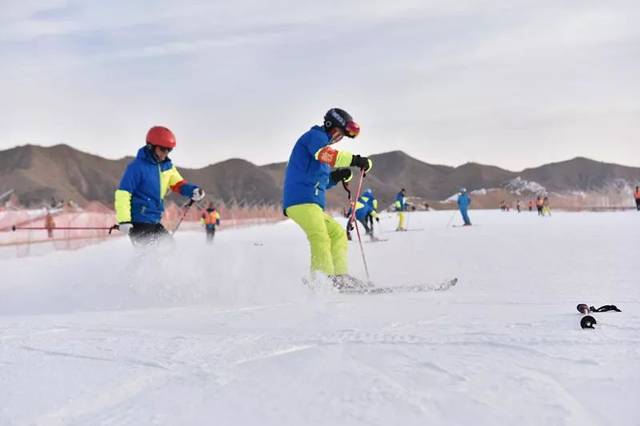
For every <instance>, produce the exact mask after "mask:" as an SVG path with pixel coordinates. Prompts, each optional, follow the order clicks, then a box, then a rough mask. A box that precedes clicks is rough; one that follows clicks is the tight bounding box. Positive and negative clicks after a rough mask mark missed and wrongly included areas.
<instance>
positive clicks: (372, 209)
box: [347, 188, 380, 241]
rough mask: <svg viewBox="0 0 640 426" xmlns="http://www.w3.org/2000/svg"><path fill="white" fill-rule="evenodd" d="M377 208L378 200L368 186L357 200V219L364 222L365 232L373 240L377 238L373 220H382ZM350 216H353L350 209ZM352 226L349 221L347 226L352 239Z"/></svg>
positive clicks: (348, 234)
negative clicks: (374, 232)
mask: <svg viewBox="0 0 640 426" xmlns="http://www.w3.org/2000/svg"><path fill="white" fill-rule="evenodd" d="M377 208H378V200H376V198H375V197H374V195H373V190H371V189H369V188H367V189H366V190H365V191H364V192H363V193H362V196H361V197H360V198H358V201H357V202H356V220H358V222H360V223H361V224H362V226H363V227H364V230H365V233H366V234H367V235H368V236H369V237H370V238H371V240H372V241H373V240H375V237H374V236H373V220H374V219H375V220H376V221H377V222H380V218H379V217H378V212H377V211H376V210H377ZM349 217H351V211H349ZM352 228H353V225H352V224H351V223H349V225H348V227H347V236H348V237H349V239H351V237H350V231H351V229H352Z"/></svg>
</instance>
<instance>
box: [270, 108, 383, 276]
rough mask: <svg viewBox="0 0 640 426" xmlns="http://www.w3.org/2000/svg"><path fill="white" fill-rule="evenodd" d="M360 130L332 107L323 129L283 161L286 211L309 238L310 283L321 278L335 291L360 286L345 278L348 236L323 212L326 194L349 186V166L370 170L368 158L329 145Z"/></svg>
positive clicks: (301, 141)
mask: <svg viewBox="0 0 640 426" xmlns="http://www.w3.org/2000/svg"><path fill="white" fill-rule="evenodd" d="M359 133H360V127H359V126H358V124H357V123H356V122H355V121H354V120H353V118H352V117H351V115H349V114H348V113H347V112H346V111H344V110H342V109H339V108H333V109H331V110H329V111H328V112H327V113H326V114H325V117H324V123H323V125H322V126H313V127H312V128H311V129H310V130H309V131H307V132H306V133H304V134H303V135H302V136H301V137H300V138H299V139H298V141H297V142H296V144H295V145H294V147H293V150H292V152H291V156H290V157H289V162H288V163H287V169H286V171H285V178H284V194H283V202H282V204H283V208H284V213H285V215H286V216H288V217H289V218H290V219H291V220H293V221H294V222H295V223H296V224H298V226H300V228H302V230H303V231H304V233H305V234H306V235H307V239H308V240H309V245H310V247H311V275H312V277H311V278H312V280H317V279H319V278H320V277H319V276H318V274H323V275H325V276H327V277H329V278H330V279H331V281H332V283H333V284H334V286H336V287H338V288H343V287H353V286H358V285H362V284H363V283H361V282H360V281H359V280H357V279H356V278H353V277H351V276H350V275H348V272H349V271H348V263H347V262H348V259H347V250H348V242H347V234H346V232H345V230H344V228H343V227H342V226H340V224H338V222H336V221H335V219H334V218H333V217H332V216H331V215H329V214H327V213H326V212H325V211H324V208H325V191H326V190H327V189H330V188H332V187H333V186H335V185H336V184H337V183H340V182H347V181H349V180H350V179H351V177H352V173H351V170H350V169H348V167H351V166H354V167H358V168H360V169H362V170H364V171H369V170H370V169H371V166H372V162H371V160H369V159H368V158H367V157H363V156H360V155H353V154H351V153H349V152H346V151H337V150H335V149H334V148H332V145H333V144H335V143H336V142H338V141H340V140H341V139H342V138H343V137H344V136H347V137H349V138H355V137H356V136H358V134H359ZM333 167H338V169H337V170H334V171H333V172H332V171H331V168H333Z"/></svg>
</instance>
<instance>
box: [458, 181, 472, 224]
mask: <svg viewBox="0 0 640 426" xmlns="http://www.w3.org/2000/svg"><path fill="white" fill-rule="evenodd" d="M470 204H471V198H470V197H469V194H467V189H466V188H460V195H458V210H460V214H461V215H462V220H463V221H464V226H471V220H470V219H469V213H468V210H469V205H470Z"/></svg>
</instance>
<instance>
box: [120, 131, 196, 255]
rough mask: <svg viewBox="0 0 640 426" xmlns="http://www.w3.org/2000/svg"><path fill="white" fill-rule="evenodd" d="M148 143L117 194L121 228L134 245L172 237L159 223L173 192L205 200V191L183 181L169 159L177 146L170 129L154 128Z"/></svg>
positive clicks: (127, 171) (125, 176) (124, 178)
mask: <svg viewBox="0 0 640 426" xmlns="http://www.w3.org/2000/svg"><path fill="white" fill-rule="evenodd" d="M146 142H147V144H146V145H145V146H144V147H142V148H140V149H139V150H138V155H137V156H136V158H135V159H134V160H133V161H132V162H131V163H129V165H128V166H127V169H126V170H125V172H124V175H123V176H122V179H121V181H120V186H119V187H118V189H117V190H116V192H115V209H116V220H117V221H118V228H119V229H120V231H121V232H123V233H124V234H126V235H129V237H130V238H131V241H132V242H133V243H134V244H147V243H150V242H155V241H157V240H158V239H159V238H162V237H166V236H168V235H169V234H168V232H167V230H166V229H165V228H164V226H162V223H160V220H161V219H162V213H163V212H164V197H165V195H166V194H167V193H168V192H169V190H170V189H171V190H172V191H174V192H177V193H179V194H180V195H182V196H184V197H189V198H191V199H192V200H193V201H200V200H202V199H203V198H204V191H203V190H202V189H200V188H199V187H197V186H196V185H193V184H190V183H188V182H187V181H186V180H184V179H183V178H182V176H181V175H180V173H179V172H178V169H176V167H175V166H174V165H173V164H172V163H171V160H170V159H169V153H170V152H171V150H173V148H175V146H176V137H175V135H174V134H173V132H172V131H171V130H169V129H167V128H166V127H162V126H155V127H152V128H151V129H149V131H148V132H147V138H146Z"/></svg>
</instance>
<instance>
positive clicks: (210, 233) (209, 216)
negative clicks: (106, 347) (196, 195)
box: [200, 203, 220, 244]
mask: <svg viewBox="0 0 640 426" xmlns="http://www.w3.org/2000/svg"><path fill="white" fill-rule="evenodd" d="M200 222H201V223H202V224H203V225H204V229H205V231H206V233H207V243H209V244H211V243H212V242H213V237H215V235H216V226H220V213H218V211H217V210H216V208H215V207H213V203H209V205H208V206H207V209H206V210H205V211H204V212H203V213H202V216H201V217H200Z"/></svg>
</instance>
